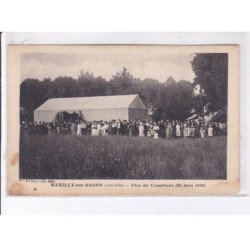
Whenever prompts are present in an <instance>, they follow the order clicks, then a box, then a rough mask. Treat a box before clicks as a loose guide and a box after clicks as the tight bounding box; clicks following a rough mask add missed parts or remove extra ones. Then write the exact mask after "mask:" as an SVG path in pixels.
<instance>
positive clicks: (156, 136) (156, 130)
mask: <svg viewBox="0 0 250 250" xmlns="http://www.w3.org/2000/svg"><path fill="white" fill-rule="evenodd" d="M159 130H160V127H159V126H158V124H157V123H156V122H155V123H154V139H158V138H159Z"/></svg>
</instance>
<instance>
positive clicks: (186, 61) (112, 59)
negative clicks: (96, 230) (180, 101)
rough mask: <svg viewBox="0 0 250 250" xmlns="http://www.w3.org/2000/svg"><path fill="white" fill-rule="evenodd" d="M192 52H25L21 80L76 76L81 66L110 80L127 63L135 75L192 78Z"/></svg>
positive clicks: (162, 78)
mask: <svg viewBox="0 0 250 250" xmlns="http://www.w3.org/2000/svg"><path fill="white" fill-rule="evenodd" d="M192 57H193V55H191V54H190V53H183V52H182V53H169V54H166V53H165V54H159V53H155V54H154V53H149V54H144V53H141V54H140V53H137V54H124V53H123V54H119V53H116V54H113V53H105V52H104V53H84V54H79V53H77V54H73V53H25V54H22V55H21V80H24V79H26V78H37V79H40V80H42V79H43V78H48V77H50V78H51V79H54V78H56V77H58V76H71V77H73V78H77V76H78V75H79V73H80V71H81V70H86V71H89V72H91V73H93V74H94V76H95V77H98V76H102V77H104V78H106V79H107V80H109V79H110V78H111V77H112V75H115V74H116V73H117V72H118V71H121V70H122V68H123V67H126V68H127V69H128V70H129V72H130V73H131V74H132V75H133V76H134V77H136V78H141V79H142V80H143V79H145V78H153V79H157V80H159V81H160V82H165V81H166V80H167V78H168V77H169V76H172V77H173V78H174V79H175V80H176V81H179V80H188V81H191V82H192V81H193V78H194V73H193V71H192V68H191V64H190V61H191V59H192Z"/></svg>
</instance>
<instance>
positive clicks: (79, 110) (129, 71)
mask: <svg viewBox="0 0 250 250" xmlns="http://www.w3.org/2000/svg"><path fill="white" fill-rule="evenodd" d="M31 47H32V46H31ZM34 47H35V46H34ZM83 47H84V48H83V49H82V50H81V48H78V50H77V52H74V51H71V50H67V49H65V51H64V50H63V48H62V50H60V51H58V52H53V51H45V52H43V51H42V50H40V51H39V52H30V51H27V52H25V51H23V52H22V53H20V57H19V58H20V82H19V172H18V175H19V179H20V180H53V181H55V180H116V181H117V180H131V181H133V180H139V181H140V180H141V181H143V180H146V181H150V180H165V181H166V180H227V177H228V167H227V166H228V164H227V163H228V157H227V153H228V147H227V144H228V132H229V131H228V79H229V54H228V53H226V52H223V51H222V52H220V51H219V52H218V51H217V50H216V51H215V52H210V51H209V52H202V51H201V50H199V49H198V50H197V52H196V51H195V47H194V48H193V47H192V46H190V48H189V47H188V46H172V47H171V46H150V45H148V46H139V45H138V46H132V45H131V46H121V45H120V46H115V45H113V46H111V45H110V46H108V45H106V46H83ZM229 47H230V46H229ZM232 47H233V48H234V49H235V46H232ZM197 48H199V47H197ZM236 48H237V46H236ZM12 160H13V159H12ZM14 160H15V159H14ZM14 160H13V161H14ZM53 181H52V182H53ZM201 185H203V184H201ZM191 187H192V186H191Z"/></svg>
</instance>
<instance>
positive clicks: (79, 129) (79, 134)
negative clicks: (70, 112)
mask: <svg viewBox="0 0 250 250" xmlns="http://www.w3.org/2000/svg"><path fill="white" fill-rule="evenodd" d="M76 134H77V135H78V136H81V135H82V126H81V123H78V124H77V131H76Z"/></svg>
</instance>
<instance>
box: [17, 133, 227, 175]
mask: <svg viewBox="0 0 250 250" xmlns="http://www.w3.org/2000/svg"><path fill="white" fill-rule="evenodd" d="M226 148H227V138H226V137H225V136H219V137H213V138H204V139H175V140H167V139H157V140H155V139H152V138H146V137H145V138H138V137H123V136H106V137H91V136H83V137H77V136H74V135H22V136H21V138H20V178H21V179H22V178H23V179H210V180H211V179H226V176H227V175H226V165H227V164H226V163H227V160H226V159H227V152H226V151H227V150H226Z"/></svg>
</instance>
